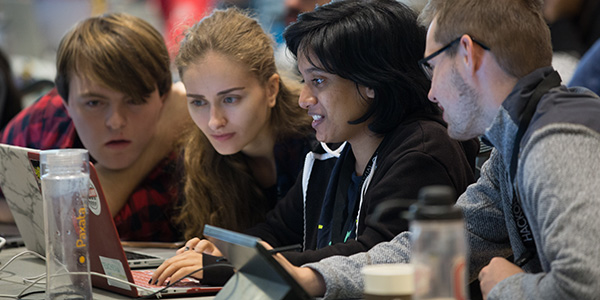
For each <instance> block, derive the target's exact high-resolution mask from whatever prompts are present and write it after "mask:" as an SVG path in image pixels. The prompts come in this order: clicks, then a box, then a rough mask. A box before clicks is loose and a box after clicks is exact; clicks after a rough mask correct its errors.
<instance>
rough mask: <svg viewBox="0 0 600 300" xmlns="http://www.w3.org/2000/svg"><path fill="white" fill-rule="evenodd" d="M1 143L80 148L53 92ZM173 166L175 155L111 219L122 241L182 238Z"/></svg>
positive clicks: (13, 123) (11, 125) (22, 116)
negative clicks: (175, 219) (176, 214)
mask: <svg viewBox="0 0 600 300" xmlns="http://www.w3.org/2000/svg"><path fill="white" fill-rule="evenodd" d="M0 142H2V143H4V144H11V145H16V146H21V147H28V148H34V149H41V150H45V149H63V148H83V144H82V143H81V140H80V139H79V136H78V135H77V132H76V131H75V126H74V125H73V121H72V120H71V118H70V117H69V115H68V113H67V110H66V109H65V107H64V106H63V102H62V98H61V97H60V95H58V92H57V91H56V89H53V90H51V91H50V92H49V93H48V94H46V95H44V96H42V97H41V98H40V99H39V100H37V101H36V102H35V103H34V104H32V105H31V106H29V107H27V108H26V109H24V110H23V111H21V112H20V113H19V114H18V115H17V116H16V117H15V118H13V119H12V120H11V121H10V123H9V124H8V125H7V126H6V128H5V129H4V132H2V139H1V140H0ZM175 165H176V155H175V154H172V155H170V156H169V157H167V158H165V159H164V160H163V161H162V162H160V163H159V164H158V166H157V167H156V168H155V169H154V170H153V171H152V172H150V174H148V177H146V179H145V180H144V181H143V182H142V183H141V184H140V185H139V186H138V187H137V189H136V190H135V191H134V192H133V194H132V195H131V197H130V199H129V201H128V202H127V203H126V204H125V205H124V206H123V208H121V210H120V211H119V212H118V214H117V215H116V216H115V217H114V221H115V226H116V227H117V230H118V232H119V235H120V237H121V239H122V240H135V241H164V242H172V241H178V240H181V239H182V238H183V236H182V235H181V233H180V231H179V230H177V228H176V227H175V226H174V222H172V219H173V213H174V212H175V211H174V205H175V204H176V199H177V186H176V184H177V183H176V179H175V178H173V176H174V175H175V174H177V172H175ZM175 176H176V175H175Z"/></svg>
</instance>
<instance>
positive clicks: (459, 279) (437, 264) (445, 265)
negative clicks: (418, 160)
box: [410, 186, 468, 300]
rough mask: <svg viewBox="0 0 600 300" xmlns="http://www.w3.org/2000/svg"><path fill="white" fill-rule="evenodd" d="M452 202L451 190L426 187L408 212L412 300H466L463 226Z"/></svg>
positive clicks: (460, 214) (460, 213) (452, 193)
mask: <svg viewBox="0 0 600 300" xmlns="http://www.w3.org/2000/svg"><path fill="white" fill-rule="evenodd" d="M455 201H456V198H455V195H454V190H453V189H452V188H450V187H447V186H428V187H425V188H423V189H422V190H421V191H420V193H419V199H418V201H417V203H416V204H413V205H412V206H411V208H410V214H411V215H412V220H411V223H410V231H411V232H412V257H411V263H413V264H414V265H415V294H414V296H413V299H415V300H422V299H444V300H446V299H454V300H464V299H468V295H467V294H466V293H467V289H466V272H467V266H466V253H467V245H466V240H465V225H464V220H463V216H462V211H461V210H460V209H459V208H457V207H455V206H454V202H455Z"/></svg>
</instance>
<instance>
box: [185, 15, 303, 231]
mask: <svg viewBox="0 0 600 300" xmlns="http://www.w3.org/2000/svg"><path fill="white" fill-rule="evenodd" d="M175 63H176V65H177V68H178V70H179V74H180V77H181V79H182V81H183V83H184V85H185V87H186V91H187V102H188V110H189V113H190V115H191V117H192V119H193V120H194V122H195V123H196V125H197V128H193V130H192V131H191V133H190V134H189V137H188V139H187V141H186V143H185V150H184V167H185V183H184V189H183V194H184V196H185V197H184V198H185V200H184V203H183V205H182V208H181V214H180V215H179V217H178V222H179V223H180V225H181V226H182V228H183V230H184V234H185V237H186V238H187V239H190V238H192V237H197V236H202V229H203V227H204V224H211V225H216V226H220V227H224V228H229V229H232V230H238V231H241V230H243V229H245V228H248V227H251V226H252V225H254V224H256V223H258V222H260V221H262V220H264V217H265V214H266V212H267V211H269V210H270V209H271V208H273V207H274V205H275V203H276V202H277V200H278V199H279V198H281V197H282V196H283V195H285V193H286V192H287V190H288V189H289V188H290V187H291V186H292V185H293V184H294V182H295V180H296V177H297V175H298V172H299V171H300V169H301V167H302V164H303V162H304V156H305V154H306V153H307V152H308V151H309V150H310V148H311V140H313V139H311V136H312V133H311V128H310V118H309V117H308V116H307V115H306V113H305V111H304V110H303V109H301V108H300V107H298V104H297V100H298V93H299V89H298V88H299V84H297V85H298V86H297V87H296V88H295V89H292V88H290V86H289V85H288V83H286V84H284V82H283V78H282V77H281V76H280V75H279V74H278V72H277V68H276V66H275V59H274V56H273V42H272V39H271V37H270V36H269V35H267V34H266V33H265V32H264V31H263V30H262V28H261V27H260V26H259V24H258V23H257V22H256V20H254V19H252V18H250V17H249V16H248V15H246V14H245V13H243V12H241V11H239V10H237V9H228V10H226V11H215V12H214V13H213V14H212V15H211V16H209V17H207V18H205V19H203V20H202V21H200V22H198V23H197V24H196V25H194V26H193V27H192V28H190V30H189V32H188V33H187V35H186V37H185V39H184V40H183V42H182V43H181V48H180V50H179V54H178V55H177V58H176V60H175Z"/></svg>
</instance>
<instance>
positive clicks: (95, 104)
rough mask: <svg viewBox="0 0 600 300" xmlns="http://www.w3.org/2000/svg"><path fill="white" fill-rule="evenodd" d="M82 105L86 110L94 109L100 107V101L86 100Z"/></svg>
mask: <svg viewBox="0 0 600 300" xmlns="http://www.w3.org/2000/svg"><path fill="white" fill-rule="evenodd" d="M84 105H85V106H86V107H88V108H94V107H98V106H100V101H99V100H86V101H85V102H84Z"/></svg>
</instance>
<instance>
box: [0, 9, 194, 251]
mask: <svg viewBox="0 0 600 300" xmlns="http://www.w3.org/2000/svg"><path fill="white" fill-rule="evenodd" d="M169 67H170V59H169V55H168V52H167V48H166V46H165V44H164V41H163V38H162V36H161V34H160V33H159V32H158V31H157V30H156V29H154V28H153V27H152V26H151V25H150V24H148V23H147V22H146V21H144V20H142V19H140V18H137V17H133V16H130V15H127V14H120V13H115V14H106V15H102V16H98V17H92V18H89V19H86V20H84V21H82V22H80V23H78V24H77V25H76V26H75V27H74V28H73V29H72V30H71V31H70V32H68V33H67V34H66V35H65V36H64V37H63V39H62V40H61V43H60V45H59V49H58V52H57V75H56V80H55V83H56V89H54V90H52V91H50V92H49V93H48V94H46V95H45V96H43V97H41V98H40V99H39V100H38V101H37V102H36V103H34V104H33V105H32V106H30V107H28V108H26V109H25V110H23V111H22V112H21V113H20V114H19V115H17V116H16V117H15V118H14V119H13V120H12V121H11V122H10V124H8V126H7V127H6V129H5V130H4V132H3V134H2V139H1V142H2V143H6V144H12V145H17V146H24V147H29V148H36V149H60V148H86V149H88V150H89V152H90V156H91V159H92V161H93V162H94V165H95V167H96V169H97V171H98V175H99V177H100V181H101V183H102V186H103V190H104V193H105V195H106V196H107V201H108V204H109V208H110V210H111V213H112V215H113V217H114V220H115V225H116V226H117V229H118V231H119V234H120V236H121V238H122V239H125V240H149V241H176V240H180V239H181V238H182V236H181V234H180V232H179V230H178V229H177V228H175V226H173V224H172V220H171V219H172V214H173V206H174V205H175V200H176V197H177V181H176V180H175V178H174V176H173V174H174V173H175V172H174V168H175V166H174V164H175V162H174V159H175V157H176V154H174V153H173V151H174V144H175V139H176V136H177V133H178V132H180V131H181V129H182V126H184V125H185V124H186V122H188V121H189V120H190V119H189V117H188V116H189V115H188V113H187V110H186V101H185V91H184V90H183V87H182V86H181V85H180V84H173V83H172V79H171V71H170V68H169Z"/></svg>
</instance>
